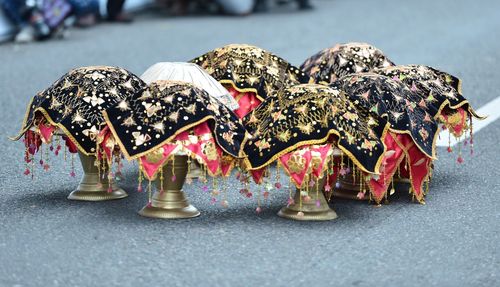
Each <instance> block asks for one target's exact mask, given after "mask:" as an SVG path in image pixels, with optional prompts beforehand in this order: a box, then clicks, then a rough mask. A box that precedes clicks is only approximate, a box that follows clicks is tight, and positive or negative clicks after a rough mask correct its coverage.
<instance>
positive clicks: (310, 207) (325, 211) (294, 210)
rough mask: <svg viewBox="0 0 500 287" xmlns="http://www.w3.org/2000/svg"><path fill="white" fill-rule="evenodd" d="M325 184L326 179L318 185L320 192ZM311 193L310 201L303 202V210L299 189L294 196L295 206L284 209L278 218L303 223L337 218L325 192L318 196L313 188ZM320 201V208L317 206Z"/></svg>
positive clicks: (314, 187)
mask: <svg viewBox="0 0 500 287" xmlns="http://www.w3.org/2000/svg"><path fill="white" fill-rule="evenodd" d="M324 183H325V180H324V177H323V178H322V179H321V180H319V182H318V183H317V184H318V185H319V188H320V190H322V189H323V185H324ZM311 190H313V191H310V192H309V196H310V197H311V198H310V200H308V201H307V202H306V201H304V200H302V208H301V207H300V196H301V195H300V190H299V189H297V191H296V192H295V196H294V204H291V205H289V206H285V207H283V208H282V209H281V210H280V211H279V212H278V216H280V217H283V218H287V219H293V220H302V221H326V220H333V219H335V218H337V213H335V211H334V210H333V209H331V208H330V207H329V206H328V202H327V201H326V199H325V196H324V195H323V192H319V193H318V196H316V192H315V190H316V186H313V187H311ZM318 200H319V203H320V204H319V206H317V205H316V204H317V201H318Z"/></svg>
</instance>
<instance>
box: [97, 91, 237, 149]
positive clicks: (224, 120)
mask: <svg viewBox="0 0 500 287" xmlns="http://www.w3.org/2000/svg"><path fill="white" fill-rule="evenodd" d="M104 116H105V118H106V123H107V124H108V126H109V127H110V129H111V131H112V132H113V135H114V137H115V138H116V140H117V142H118V144H119V145H120V147H121V149H122V151H123V152H124V154H125V156H126V157H127V158H129V159H134V158H138V157H140V156H142V155H147V154H148V153H150V152H153V151H154V150H155V149H156V148H159V147H161V146H163V145H164V144H167V143H170V142H172V141H173V140H174V138H175V136H176V135H178V134H180V133H181V132H184V131H188V130H189V129H191V128H193V127H195V126H197V125H199V124H201V123H204V122H207V123H208V126H209V128H210V130H211V131H212V133H213V136H214V138H215V139H216V141H217V144H218V145H219V146H220V147H221V148H222V149H223V150H224V151H225V152H226V153H227V154H229V155H231V156H233V157H240V154H241V153H242V151H241V148H242V145H243V144H244V142H245V137H246V130H245V128H244V127H243V125H242V124H241V120H240V119H239V118H238V117H237V116H236V115H235V114H234V113H233V112H232V111H231V110H230V109H229V108H228V107H226V106H225V105H224V104H222V103H221V102H220V101H218V100H217V99H214V98H213V97H210V96H209V95H208V93H207V92H205V91H204V90H202V89H200V88H198V87H196V86H194V85H193V84H191V83H187V82H177V81H155V82H152V83H151V84H150V85H149V87H148V88H147V89H145V90H144V92H143V93H142V95H141V96H140V97H130V98H125V99H123V100H122V101H121V102H119V103H118V104H117V105H116V106H115V107H113V108H110V109H109V110H108V111H106V112H105V113H104Z"/></svg>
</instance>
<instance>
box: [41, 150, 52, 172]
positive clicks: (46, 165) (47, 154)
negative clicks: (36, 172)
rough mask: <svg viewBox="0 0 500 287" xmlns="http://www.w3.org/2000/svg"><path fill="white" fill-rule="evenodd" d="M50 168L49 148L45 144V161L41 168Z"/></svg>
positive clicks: (46, 169)
mask: <svg viewBox="0 0 500 287" xmlns="http://www.w3.org/2000/svg"><path fill="white" fill-rule="evenodd" d="M40 153H43V152H40ZM49 168H50V165H49V148H48V146H47V145H45V163H44V164H43V169H44V170H45V171H48V170H49Z"/></svg>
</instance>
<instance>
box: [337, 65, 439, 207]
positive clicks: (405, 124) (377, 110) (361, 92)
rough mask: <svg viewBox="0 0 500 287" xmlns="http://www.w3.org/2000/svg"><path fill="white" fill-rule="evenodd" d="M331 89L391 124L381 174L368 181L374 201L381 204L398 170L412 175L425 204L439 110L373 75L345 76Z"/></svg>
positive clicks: (396, 83)
mask: <svg viewBox="0 0 500 287" xmlns="http://www.w3.org/2000/svg"><path fill="white" fill-rule="evenodd" d="M330 86H331V87H333V88H336V89H339V90H341V91H344V92H345V93H346V95H347V96H348V97H349V99H350V101H351V102H352V103H354V104H355V105H356V106H360V107H363V108H365V109H367V110H369V111H370V112H371V113H372V114H373V115H374V116H379V117H383V118H385V119H387V121H388V122H389V124H390V132H389V135H388V136H387V137H386V138H385V140H384V144H385V145H386V147H387V149H388V150H387V152H386V154H385V157H384V161H383V164H382V168H381V175H380V176H379V177H375V178H374V177H372V178H370V179H369V180H368V185H369V187H370V189H371V194H372V195H373V199H374V200H375V202H376V203H380V202H381V200H382V199H383V198H384V197H385V196H386V194H387V190H388V188H389V185H390V184H391V181H392V178H393V177H394V175H395V173H396V171H397V170H398V169H399V170H400V172H405V173H409V178H410V181H411V187H412V188H411V192H412V194H413V195H414V197H415V198H416V199H417V200H418V201H419V202H421V203H423V202H424V201H423V200H424V198H423V197H424V191H423V185H424V183H425V182H427V183H428V181H429V180H430V175H431V171H432V169H431V163H432V160H433V159H435V155H436V148H435V141H436V139H437V136H438V132H439V129H438V123H437V121H436V120H435V119H434V116H435V115H436V114H437V113H438V110H437V109H436V108H435V107H433V106H432V105H429V104H428V103H429V100H428V99H427V100H425V99H422V98H420V97H419V96H418V95H417V94H415V93H414V92H412V91H411V90H410V89H409V88H408V87H406V86H405V85H403V84H402V83H401V82H399V81H395V80H393V79H391V78H389V77H385V76H382V75H378V74H374V73H361V74H352V75H348V76H344V77H342V78H339V79H338V80H336V81H335V82H333V83H332V84H331V85H330ZM360 197H362V196H360Z"/></svg>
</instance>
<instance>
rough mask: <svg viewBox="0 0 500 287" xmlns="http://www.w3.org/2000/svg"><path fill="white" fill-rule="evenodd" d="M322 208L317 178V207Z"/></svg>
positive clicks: (317, 179)
mask: <svg viewBox="0 0 500 287" xmlns="http://www.w3.org/2000/svg"><path fill="white" fill-rule="evenodd" d="M320 206H321V201H320V200H319V178H316V207H320Z"/></svg>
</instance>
